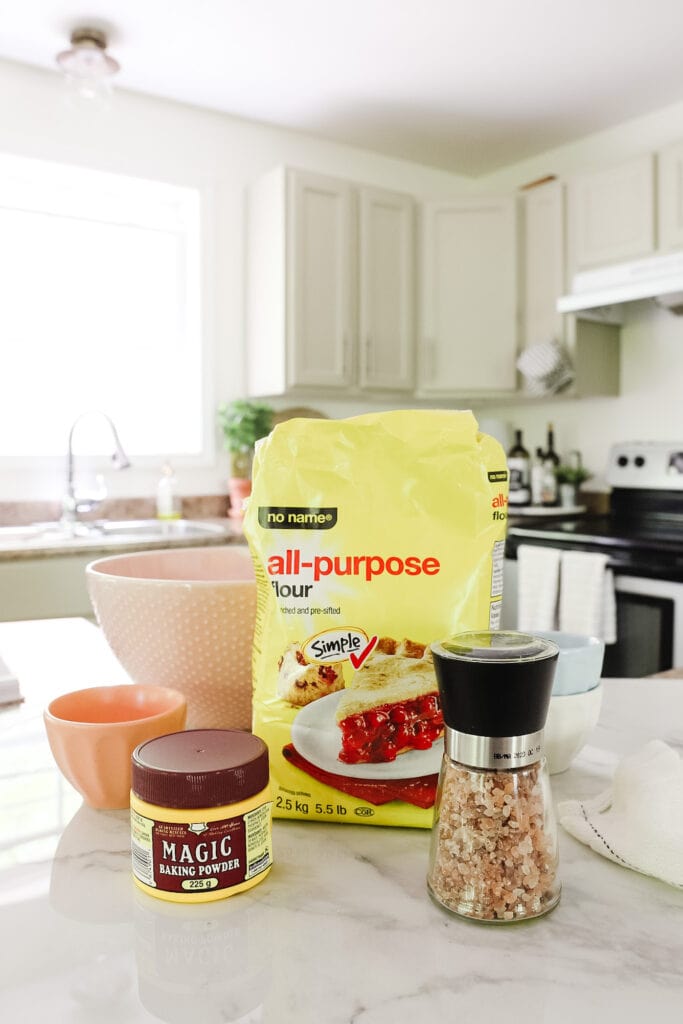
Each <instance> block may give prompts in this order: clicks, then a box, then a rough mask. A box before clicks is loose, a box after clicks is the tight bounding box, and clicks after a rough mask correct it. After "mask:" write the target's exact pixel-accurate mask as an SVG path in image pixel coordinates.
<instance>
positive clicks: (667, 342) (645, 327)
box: [476, 103, 683, 489]
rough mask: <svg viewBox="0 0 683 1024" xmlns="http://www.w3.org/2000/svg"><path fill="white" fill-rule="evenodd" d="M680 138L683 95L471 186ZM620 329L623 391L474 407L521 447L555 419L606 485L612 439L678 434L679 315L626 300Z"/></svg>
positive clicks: (509, 188)
mask: <svg viewBox="0 0 683 1024" xmlns="http://www.w3.org/2000/svg"><path fill="white" fill-rule="evenodd" d="M679 139H683V103H677V104H675V105H673V106H670V107H667V108H665V109H663V110H659V111H657V112H655V113H653V114H650V115H648V116H646V117H639V118H635V119H633V120H631V121H627V122H624V123H623V124H621V125H618V126H617V127H615V128H611V129H609V130H608V131H603V132H599V133H596V134H594V135H591V136H588V137H586V138H585V139H582V140H580V141H578V142H576V143H572V144H571V145H566V146H561V147H559V148H557V149H554V150H550V151H548V152H546V153H542V154H540V155H539V156H536V157H533V158H532V159H529V160H525V161H523V162H521V163H518V164H515V165H513V166H510V167H506V168H504V169H502V170H500V171H498V172H496V173H495V174H491V175H487V176H486V177H481V178H479V179H478V180H477V183H476V187H477V190H481V191H484V192H488V193H496V192H499V193H500V192H502V193H511V192H514V191H515V190H516V189H518V188H519V187H520V185H523V184H525V183H526V182H530V181H535V180H536V179H538V178H541V177H543V176H544V175H546V174H556V175H558V177H560V178H564V179H566V178H568V177H570V176H571V175H572V174H575V173H579V172H582V171H588V170H592V169H594V168H597V167H606V166H609V165H610V164H614V163H618V162H619V161H621V160H627V159H628V158H629V157H632V156H636V155H638V154H642V153H650V152H655V151H656V150H657V149H659V148H660V147H662V146H665V145H667V144H668V143H670V142H674V141H677V140H679ZM626 308H627V310H628V311H627V320H626V323H625V324H624V326H623V327H622V330H621V389H620V390H621V393H620V395H619V397H616V398H604V399H580V400H577V401H562V400H555V401H543V402H541V403H538V404H536V403H534V404H531V405H521V404H518V405H510V404H508V405H506V406H504V405H500V406H495V405H494V406H490V405H487V406H486V408H482V409H481V410H479V412H480V414H481V415H482V416H484V415H485V416H499V417H501V418H503V419H505V420H507V421H509V423H510V424H511V425H513V426H515V427H519V428H521V429H522V430H523V431H524V438H525V443H526V446H527V448H529V449H530V450H531V449H535V448H536V447H537V445H539V444H543V443H544V442H545V431H546V426H547V423H548V421H552V422H553V424H554V425H555V436H556V442H557V447H558V449H559V451H560V452H567V451H570V450H571V449H579V450H580V451H582V452H583V455H584V461H585V463H586V465H587V466H588V467H589V469H590V470H591V471H592V472H593V474H594V479H593V480H592V481H591V486H593V487H595V488H596V489H597V488H601V487H603V486H604V479H603V473H604V468H605V465H606V459H607V452H608V450H609V446H610V444H612V443H613V442H615V441H629V440H646V441H650V440H664V441H666V440H677V441H679V442H680V441H681V440H683V397H682V396H683V317H677V316H674V315H673V314H672V313H670V312H668V311H667V310H663V309H661V308H659V307H658V306H656V304H655V303H654V302H652V301H649V302H638V303H631V304H630V305H629V306H628V307H626Z"/></svg>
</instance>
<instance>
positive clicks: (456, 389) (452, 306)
mask: <svg viewBox="0 0 683 1024" xmlns="http://www.w3.org/2000/svg"><path fill="white" fill-rule="evenodd" d="M516 255H517V254H516V211H515V201H514V199H512V198H511V197H504V198H491V197H479V198H476V199H465V200H458V201H454V202H438V203H428V204H426V205H425V207H424V210H423V222H422V252H421V257H422V267H421V328H420V360H419V390H420V393H421V394H424V395H425V396H430V395H443V394H451V395H465V394H468V393H473V394H480V395H484V394H487V393H492V394H495V393H501V392H505V393H508V392H509V393H514V390H515V385H516V369H515V362H516V356H517V276H516V263H517V261H516Z"/></svg>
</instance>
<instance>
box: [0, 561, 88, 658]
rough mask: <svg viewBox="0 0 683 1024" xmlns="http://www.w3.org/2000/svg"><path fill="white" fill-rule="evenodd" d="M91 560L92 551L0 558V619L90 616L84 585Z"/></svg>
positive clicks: (4, 620)
mask: <svg viewBox="0 0 683 1024" xmlns="http://www.w3.org/2000/svg"><path fill="white" fill-rule="evenodd" d="M92 560H93V555H92V553H90V554H77V555H59V556H54V557H50V558H19V559H16V560H13V559H7V560H0V621H3V622H10V621H16V620H18V619H53V618H60V617H66V616H83V617H85V618H88V617H92V616H93V609H92V605H91V604H90V599H89V597H88V592H87V590H86V585H85V567H86V565H88V563H89V562H92ZM0 653H1V652H0Z"/></svg>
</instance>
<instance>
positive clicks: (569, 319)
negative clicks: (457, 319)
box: [520, 181, 620, 397]
mask: <svg viewBox="0 0 683 1024" xmlns="http://www.w3.org/2000/svg"><path fill="white" fill-rule="evenodd" d="M564 204H565V192H564V186H563V184H562V183H561V182H559V181H552V182H548V183H547V184H545V185H539V186H537V187H536V188H533V189H530V190H529V191H527V192H524V193H523V194H522V196H521V198H520V206H521V211H520V213H521V216H520V222H521V225H520V226H521V247H520V248H521V253H522V255H521V260H520V262H521V265H522V274H521V280H520V306H521V314H520V324H521V341H522V346H521V347H522V348H526V347H527V346H531V345H537V344H539V343H541V342H545V341H550V340H555V341H559V342H561V343H562V344H563V345H564V347H565V348H566V350H567V352H568V354H569V357H570V359H571V361H572V364H573V367H574V374H575V378H574V383H573V384H572V385H571V387H570V388H569V389H568V390H567V392H566V394H567V395H571V396H573V397H579V396H581V397H588V396H595V395H617V394H619V358H620V337H619V328H618V327H617V326H615V325H614V324H611V323H604V322H598V321H593V320H586V319H583V318H579V317H576V316H571V315H567V314H564V315H563V314H562V313H558V312H557V300H558V298H559V297H560V296H561V295H562V294H564V292H565V290H566V280H565V262H566V260H565V255H566V254H565V250H566V246H565V215H564V214H565V206H564Z"/></svg>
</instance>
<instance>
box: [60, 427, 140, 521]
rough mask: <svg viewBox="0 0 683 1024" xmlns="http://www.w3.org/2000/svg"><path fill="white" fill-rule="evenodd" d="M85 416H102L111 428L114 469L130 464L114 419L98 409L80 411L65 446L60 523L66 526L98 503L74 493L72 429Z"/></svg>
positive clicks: (123, 467) (124, 467) (95, 500)
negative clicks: (80, 497)
mask: <svg viewBox="0 0 683 1024" xmlns="http://www.w3.org/2000/svg"><path fill="white" fill-rule="evenodd" d="M86 416H102V417H103V418H104V419H105V420H106V421H107V423H108V424H109V427H110V429H111V433H112V437H113V439H114V451H113V452H112V456H111V460H112V463H113V465H114V468H115V469H127V468H128V467H129V466H130V459H129V458H128V456H127V455H126V453H125V451H124V449H123V445H122V444H121V440H120V438H119V434H118V431H117V429H116V427H115V426H114V421H113V420H112V419H111V417H109V416H107V414H106V413H104V412H100V411H99V410H98V409H95V410H93V411H92V412H82V413H80V414H79V415H78V416H77V417H76V419H75V420H74V421H73V423H72V424H71V430H70V431H69V442H68V446H67V461H66V491H65V492H64V496H63V498H62V517H61V524H62V526H66V527H69V526H71V527H73V526H74V524H76V523H78V522H79V519H78V515H79V512H89V511H90V510H91V509H92V508H94V507H95V505H97V504H99V502H98V500H97V499H93V498H88V499H87V500H85V501H79V499H78V497H77V495H76V489H75V486H74V452H73V441H74V431H75V430H76V427H77V426H78V424H79V423H80V421H81V420H82V419H84V418H85V417H86Z"/></svg>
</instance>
